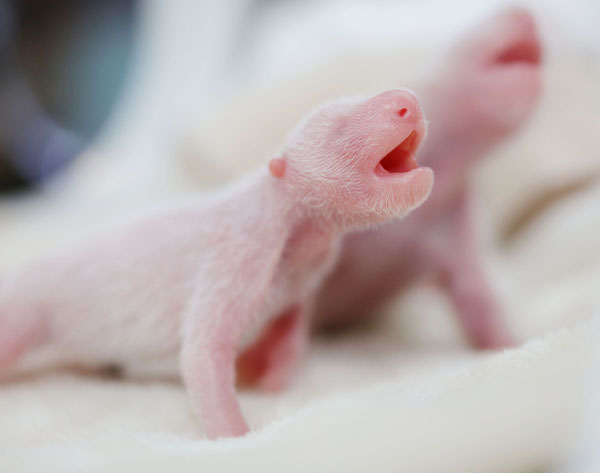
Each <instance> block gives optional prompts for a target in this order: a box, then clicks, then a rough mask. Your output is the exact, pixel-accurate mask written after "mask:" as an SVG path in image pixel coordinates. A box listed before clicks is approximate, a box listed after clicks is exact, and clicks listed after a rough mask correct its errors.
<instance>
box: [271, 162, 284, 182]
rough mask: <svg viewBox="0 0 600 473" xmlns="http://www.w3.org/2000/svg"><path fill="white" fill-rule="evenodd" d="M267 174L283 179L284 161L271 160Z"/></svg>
mask: <svg viewBox="0 0 600 473" xmlns="http://www.w3.org/2000/svg"><path fill="white" fill-rule="evenodd" d="M269 172H270V173H271V176H273V177H277V178H280V177H283V175H284V174H285V159H283V158H273V159H271V161H269Z"/></svg>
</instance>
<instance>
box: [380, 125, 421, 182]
mask: <svg viewBox="0 0 600 473" xmlns="http://www.w3.org/2000/svg"><path fill="white" fill-rule="evenodd" d="M420 142H421V136H420V134H419V132H418V131H417V130H413V131H412V132H411V133H410V135H408V136H407V137H406V138H405V139H404V140H403V141H402V143H400V144H399V145H398V146H396V147H395V148H394V149H393V150H391V151H390V152H389V153H388V154H386V155H385V156H384V157H383V158H382V159H381V160H380V161H379V162H378V163H377V166H376V167H375V173H376V174H378V175H380V176H386V175H389V174H400V173H405V172H409V171H412V170H413V169H417V168H418V167H419V165H418V164H417V161H416V159H415V153H416V151H417V148H418V147H419V144H420Z"/></svg>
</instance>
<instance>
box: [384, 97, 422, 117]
mask: <svg viewBox="0 0 600 473" xmlns="http://www.w3.org/2000/svg"><path fill="white" fill-rule="evenodd" d="M391 92H392V94H393V96H392V103H393V104H394V105H393V107H394V110H395V113H396V115H397V116H398V117H399V118H401V119H402V120H403V121H404V122H407V123H417V122H418V121H419V120H421V119H422V114H421V106H420V105H419V101H418V100H417V97H415V95H414V94H412V93H411V92H409V91H407V90H394V91H391Z"/></svg>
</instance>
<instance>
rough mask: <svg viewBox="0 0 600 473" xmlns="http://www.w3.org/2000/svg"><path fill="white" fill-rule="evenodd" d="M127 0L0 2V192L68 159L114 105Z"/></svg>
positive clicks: (123, 57) (131, 20) (131, 9)
mask: <svg viewBox="0 0 600 473" xmlns="http://www.w3.org/2000/svg"><path fill="white" fill-rule="evenodd" d="M136 10H137V2H136V1H135V0H103V1H96V0H54V1H52V2H48V1H44V0H2V1H1V2H0V192H2V193H6V192H12V191H15V190H19V189H21V190H22V189H26V188H28V187H31V186H35V185H36V184H37V183H39V182H41V181H43V180H44V179H45V178H46V177H48V176H50V175H51V174H52V173H54V172H56V171H57V170H59V169H61V168H62V167H63V166H65V165H66V164H67V163H69V162H70V161H71V160H72V159H73V158H74V157H75V156H76V155H77V154H78V152H79V151H80V150H81V149H82V148H83V147H84V146H85V144H86V143H87V142H89V141H90V140H91V139H92V138H93V137H94V136H95V134H96V133H98V131H99V129H100V128H101V126H102V125H103V123H104V122H105V120H106V119H107V117H108V115H109V113H110V111H111V109H112V107H113V105H114V104H115V103H116V101H117V99H118V96H119V93H120V90H121V88H122V85H123V82H124V80H125V77H126V74H127V67H128V64H129V62H130V56H131V51H132V49H133V44H132V43H133V41H134V36H135V34H134V33H135V31H134V30H135V16H136Z"/></svg>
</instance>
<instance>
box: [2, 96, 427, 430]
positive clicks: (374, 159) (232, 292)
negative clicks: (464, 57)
mask: <svg viewBox="0 0 600 473" xmlns="http://www.w3.org/2000/svg"><path fill="white" fill-rule="evenodd" d="M424 135H425V121H424V118H423V114H422V112H421V109H420V106H419V103H418V101H417V99H416V97H415V96H414V95H413V94H412V93H411V92H409V91H407V90H392V91H388V92H384V93H382V94H380V95H377V96H375V97H372V98H369V99H360V100H359V99H347V100H340V101H336V102H333V103H330V104H327V105H324V106H322V107H321V108H319V109H317V110H316V111H315V112H314V113H313V114H312V115H310V116H309V117H308V118H307V119H306V120H305V121H304V122H303V123H302V124H301V125H300V126H299V127H298V128H297V129H296V130H295V131H294V132H293V133H292V135H291V137H290V138H289V140H288V143H287V145H286V146H285V148H284V151H283V153H282V154H281V156H280V157H278V158H276V159H273V160H271V162H270V163H269V167H268V171H267V170H266V169H263V170H261V171H260V172H258V173H257V174H255V175H253V176H250V177H248V178H246V179H244V180H242V181H241V182H239V183H237V184H235V185H234V186H232V187H230V188H228V189H225V190H223V191H222V192H220V193H218V194H214V195H212V196H210V197H209V198H206V197H203V198H202V199H196V200H195V201H192V202H190V203H187V204H186V205H183V206H179V207H177V208H173V209H171V210H168V211H163V212H162V213H161V214H157V215H155V216H152V217H149V218H146V219H145V220H142V221H139V222H138V223H131V224H129V225H128V226H126V227H125V228H121V229H120V230H119V231H116V232H113V233H110V234H106V235H104V236H102V237H99V238H97V239H96V240H93V241H89V242H87V243H86V244H83V245H81V246H78V247H77V248H71V249H69V250H68V251H64V252H62V253H59V254H57V255H55V256H53V257H51V258H48V259H47V260H45V261H41V262H39V263H38V264H35V265H32V266H30V267H28V268H26V269H25V270H24V271H22V272H21V273H19V274H17V275H14V276H13V277H12V278H7V279H5V280H4V281H3V284H2V287H1V289H0V370H5V369H6V368H8V367H9V366H10V365H12V364H14V363H15V362H16V361H17V359H18V358H20V356H21V355H23V354H24V353H26V352H33V351H35V350H37V349H40V348H42V347H43V348H45V349H46V350H50V351H51V352H53V353H54V354H55V357H54V358H56V359H57V360H59V361H60V362H64V363H80V364H86V365H103V364H119V365H121V366H125V367H130V366H135V365H136V364H137V365H138V366H139V364H143V363H149V362H151V361H156V360H160V359H164V358H167V357H169V356H172V355H177V354H178V355H179V359H180V367H181V372H182V375H183V379H184V382H185V385H186V387H187V390H188V392H189V395H190V398H191V401H192V404H193V406H194V408H195V410H196V411H197V413H198V415H199V416H200V418H201V421H202V423H203V425H204V429H205V432H206V434H207V435H208V436H209V437H210V438H217V437H226V436H238V435H243V434H245V433H246V432H248V426H247V424H246V422H245V420H244V418H243V416H242V413H241V410H240V406H239V404H238V401H237V399H236V396H235V381H236V379H235V378H236V360H237V368H238V376H239V377H240V378H242V379H244V380H246V381H248V380H250V381H251V382H253V383H255V384H257V385H258V386H260V387H261V388H263V389H268V390H276V389H279V388H281V387H283V386H284V385H285V383H286V382H287V380H288V379H289V377H290V375H291V374H292V372H293V368H294V366H295V365H296V363H297V360H298V358H299V356H300V355H301V353H302V351H303V349H304V347H305V345H306V337H307V327H308V318H309V315H310V312H311V305H312V304H311V303H312V300H313V298H314V295H315V291H316V289H317V287H318V285H319V284H320V283H321V281H322V280H323V278H324V276H325V275H326V274H327V272H328V271H329V270H330V268H331V267H332V265H333V264H334V262H335V259H336V255H337V249H338V245H339V242H340V238H341V237H342V236H343V235H344V234H345V233H347V232H349V231H353V230H357V229H360V228H362V227H366V226H370V225H374V224H377V223H381V222H384V221H387V220H389V219H392V218H395V217H402V216H404V215H406V214H407V213H409V212H410V211H412V210H414V209H415V208H416V207H418V206H419V205H420V204H422V203H423V202H424V201H425V199H426V198H427V197H428V195H429V193H430V191H431V187H432V184H433V173H432V171H431V170H430V169H429V168H420V167H418V165H417V163H416V161H415V159H414V154H415V152H416V149H417V147H418V146H419V144H420V143H421V141H422V140H423V138H424Z"/></svg>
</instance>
